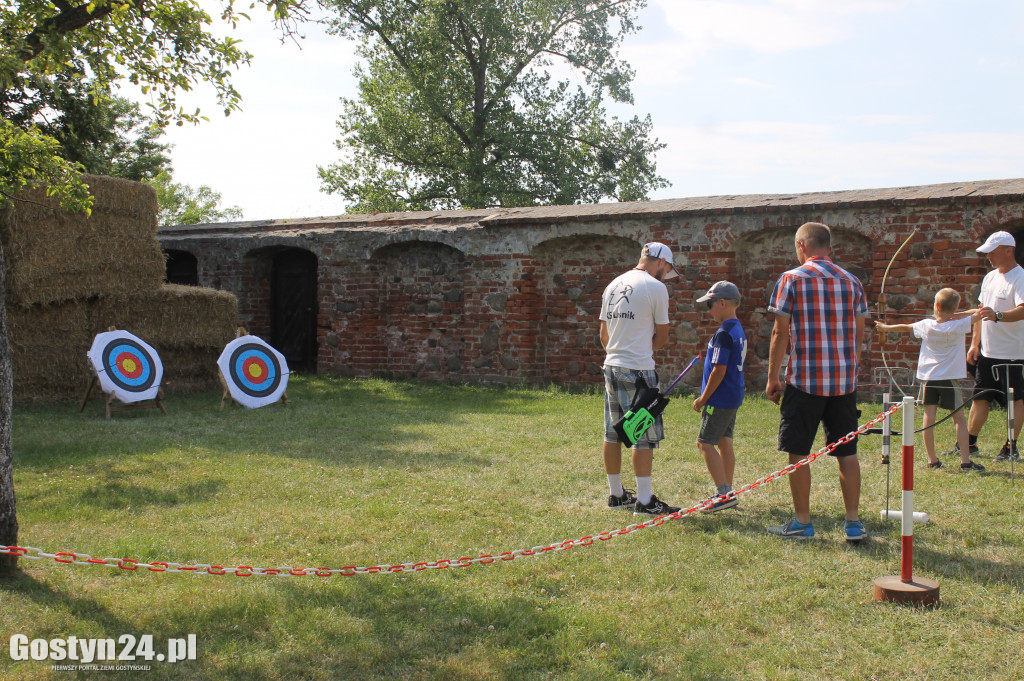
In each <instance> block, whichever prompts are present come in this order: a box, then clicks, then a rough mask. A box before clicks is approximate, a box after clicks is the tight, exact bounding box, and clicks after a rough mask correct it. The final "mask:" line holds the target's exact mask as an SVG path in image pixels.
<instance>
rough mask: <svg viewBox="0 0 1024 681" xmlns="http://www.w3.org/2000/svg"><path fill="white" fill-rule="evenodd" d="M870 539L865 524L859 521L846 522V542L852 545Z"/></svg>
mask: <svg viewBox="0 0 1024 681" xmlns="http://www.w3.org/2000/svg"><path fill="white" fill-rule="evenodd" d="M867 538H868V531H867V530H865V529H864V523H862V522H861V521H859V520H847V521H846V541H848V542H850V543H851V544H856V543H858V542H862V541H864V540H865V539H867Z"/></svg>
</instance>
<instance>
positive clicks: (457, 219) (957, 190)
mask: <svg viewBox="0 0 1024 681" xmlns="http://www.w3.org/2000/svg"><path fill="white" fill-rule="evenodd" d="M996 199H1002V200H1022V199H1024V179H1009V180H983V181H974V182H950V183H946V184H932V185H923V186H917V187H892V188H886V189H851V190H844V191H834V192H809V193H804V194H745V195H736V196H701V197H694V198H687V199H661V200H658V201H633V202H623V203H594V204H584V205H571V206H532V207H524V208H490V209H479V210H441V211H415V212H408V213H375V214H349V215H339V216H330V217H312V218H300V219H290V220H256V221H249V222H219V223H208V224H202V225H175V226H171V227H162V228H161V229H160V232H161V234H163V235H165V236H174V235H180V236H186V235H187V236H196V235H200V234H210V235H214V234H224V235H227V234H237V233H253V232H267V231H272V232H278V231H292V230H294V231H309V230H316V229H333V230H345V229H361V230H365V229H371V230H372V229H393V228H396V227H403V226H412V225H417V226H428V225H432V226H436V227H438V228H444V227H447V228H451V227H455V226H462V227H483V226H489V225H514V224H537V223H551V222H578V221H592V220H603V219H609V218H611V219H624V218H649V217H671V216H677V215H708V214H730V213H764V212H775V211H786V210H806V209H814V208H842V207H853V206H877V205H894V206H895V205H928V204H935V205H940V204H947V203H951V202H957V201H962V202H967V203H980V202H984V201H992V200H996Z"/></svg>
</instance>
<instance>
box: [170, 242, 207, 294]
mask: <svg viewBox="0 0 1024 681" xmlns="http://www.w3.org/2000/svg"><path fill="white" fill-rule="evenodd" d="M164 258H165V259H166V261H167V270H166V274H165V275H164V281H166V282H167V283H168V284H182V285H184V286H199V260H198V259H197V258H196V256H194V255H192V254H191V253H189V252H188V251H182V250H178V249H173V248H169V249H166V250H164Z"/></svg>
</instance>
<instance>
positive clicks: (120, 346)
mask: <svg viewBox="0 0 1024 681" xmlns="http://www.w3.org/2000/svg"><path fill="white" fill-rule="evenodd" d="M87 354H88V357H89V361H90V362H91V363H92V366H93V369H94V370H95V371H96V376H98V377H99V380H100V387H101V388H102V389H103V392H105V393H108V394H111V395H113V396H114V397H115V398H117V399H119V400H121V401H122V402H124V403H126V404H127V403H131V402H141V401H143V400H151V399H154V398H155V397H156V396H157V393H158V392H159V391H160V383H161V381H162V380H163V376H164V367H163V364H162V363H161V361H160V355H158V354H157V351H156V350H154V349H153V347H152V346H151V345H149V344H148V343H146V342H145V341H144V340H142V339H141V338H139V337H138V336H135V335H133V334H130V333H128V332H127V331H106V332H104V333H100V334H97V335H96V338H94V339H93V342H92V347H91V348H90V349H89V352H88V353H87Z"/></svg>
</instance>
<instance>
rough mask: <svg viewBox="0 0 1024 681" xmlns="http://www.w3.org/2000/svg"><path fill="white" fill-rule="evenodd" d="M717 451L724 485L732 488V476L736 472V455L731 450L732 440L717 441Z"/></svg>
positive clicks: (724, 438)
mask: <svg viewBox="0 0 1024 681" xmlns="http://www.w3.org/2000/svg"><path fill="white" fill-rule="evenodd" d="M718 451H719V452H720V453H721V455H722V468H724V469H725V483H726V484H727V485H729V487H732V478H733V474H734V473H735V472H736V453H735V452H734V451H733V448H732V438H731V437H723V438H722V439H721V440H719V441H718Z"/></svg>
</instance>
